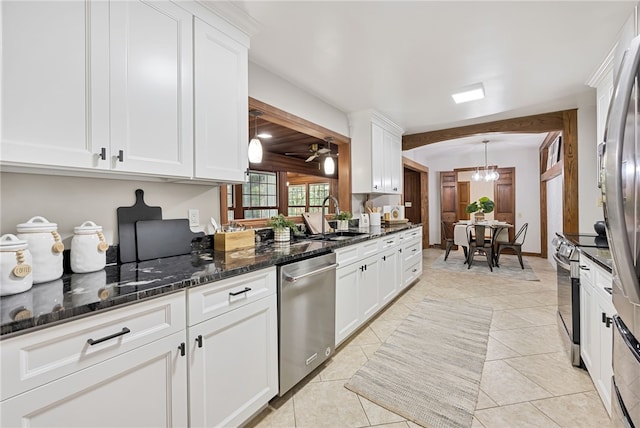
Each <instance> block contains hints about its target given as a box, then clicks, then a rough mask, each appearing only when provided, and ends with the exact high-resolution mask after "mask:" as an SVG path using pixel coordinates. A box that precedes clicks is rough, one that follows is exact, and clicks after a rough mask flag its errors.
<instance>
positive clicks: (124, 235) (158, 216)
mask: <svg viewBox="0 0 640 428" xmlns="http://www.w3.org/2000/svg"><path fill="white" fill-rule="evenodd" d="M117 214H118V248H119V255H120V263H129V262H135V261H136V260H137V256H136V221H139V220H162V208H160V207H150V206H149V205H147V204H145V203H144V191H143V190H142V189H137V190H136V203H135V204H133V206H130V207H119V208H118V209H117Z"/></svg>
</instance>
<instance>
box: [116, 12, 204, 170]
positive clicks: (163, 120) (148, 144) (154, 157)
mask: <svg viewBox="0 0 640 428" xmlns="http://www.w3.org/2000/svg"><path fill="white" fill-rule="evenodd" d="M109 7H110V29H109V30H110V31H109V35H110V70H111V73H110V79H109V82H110V95H111V96H110V101H111V103H110V104H111V111H110V113H111V144H110V151H111V156H110V158H109V161H110V162H111V165H110V167H111V168H113V169H115V170H117V171H126V172H134V173H135V172H143V173H149V174H157V175H168V176H178V177H190V176H191V175H192V171H193V80H192V76H193V57H192V53H193V42H192V40H193V39H192V16H191V14H190V13H188V12H187V11H185V10H184V9H182V8H180V7H179V6H177V5H176V4H174V3H171V2H169V1H154V2H143V1H113V2H110V3H109Z"/></svg>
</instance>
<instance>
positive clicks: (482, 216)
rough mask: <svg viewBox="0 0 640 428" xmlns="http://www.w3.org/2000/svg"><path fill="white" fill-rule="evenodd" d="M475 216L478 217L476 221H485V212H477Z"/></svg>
mask: <svg viewBox="0 0 640 428" xmlns="http://www.w3.org/2000/svg"><path fill="white" fill-rule="evenodd" d="M474 218H475V219H476V223H477V222H479V221H484V213H480V212H478V213H475V214H474Z"/></svg>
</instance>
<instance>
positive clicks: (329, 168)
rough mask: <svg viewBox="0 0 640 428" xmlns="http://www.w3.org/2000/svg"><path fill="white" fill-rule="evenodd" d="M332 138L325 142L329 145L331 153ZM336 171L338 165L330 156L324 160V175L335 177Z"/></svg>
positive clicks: (326, 139)
mask: <svg viewBox="0 0 640 428" xmlns="http://www.w3.org/2000/svg"><path fill="white" fill-rule="evenodd" d="M331 140H332V139H331V137H327V138H325V141H326V142H327V143H328V146H327V147H328V148H329V153H331ZM335 171H336V163H335V161H334V160H333V158H332V157H331V155H330V154H328V155H326V156H325V158H324V174H325V175H333V173H334V172H335Z"/></svg>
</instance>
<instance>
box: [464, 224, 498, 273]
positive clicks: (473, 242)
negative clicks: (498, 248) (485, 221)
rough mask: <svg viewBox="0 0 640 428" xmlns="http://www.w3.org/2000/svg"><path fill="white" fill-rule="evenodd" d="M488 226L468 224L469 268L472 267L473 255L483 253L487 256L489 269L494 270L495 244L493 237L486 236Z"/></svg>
mask: <svg viewBox="0 0 640 428" xmlns="http://www.w3.org/2000/svg"><path fill="white" fill-rule="evenodd" d="M485 232H486V226H484V225H481V224H474V225H469V226H467V240H468V243H469V252H468V255H467V269H471V264H472V263H473V256H474V255H475V254H476V253H477V254H483V255H484V256H485V257H486V258H487V264H488V265H489V269H490V270H491V272H493V246H492V243H491V239H487V238H486V236H485Z"/></svg>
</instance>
